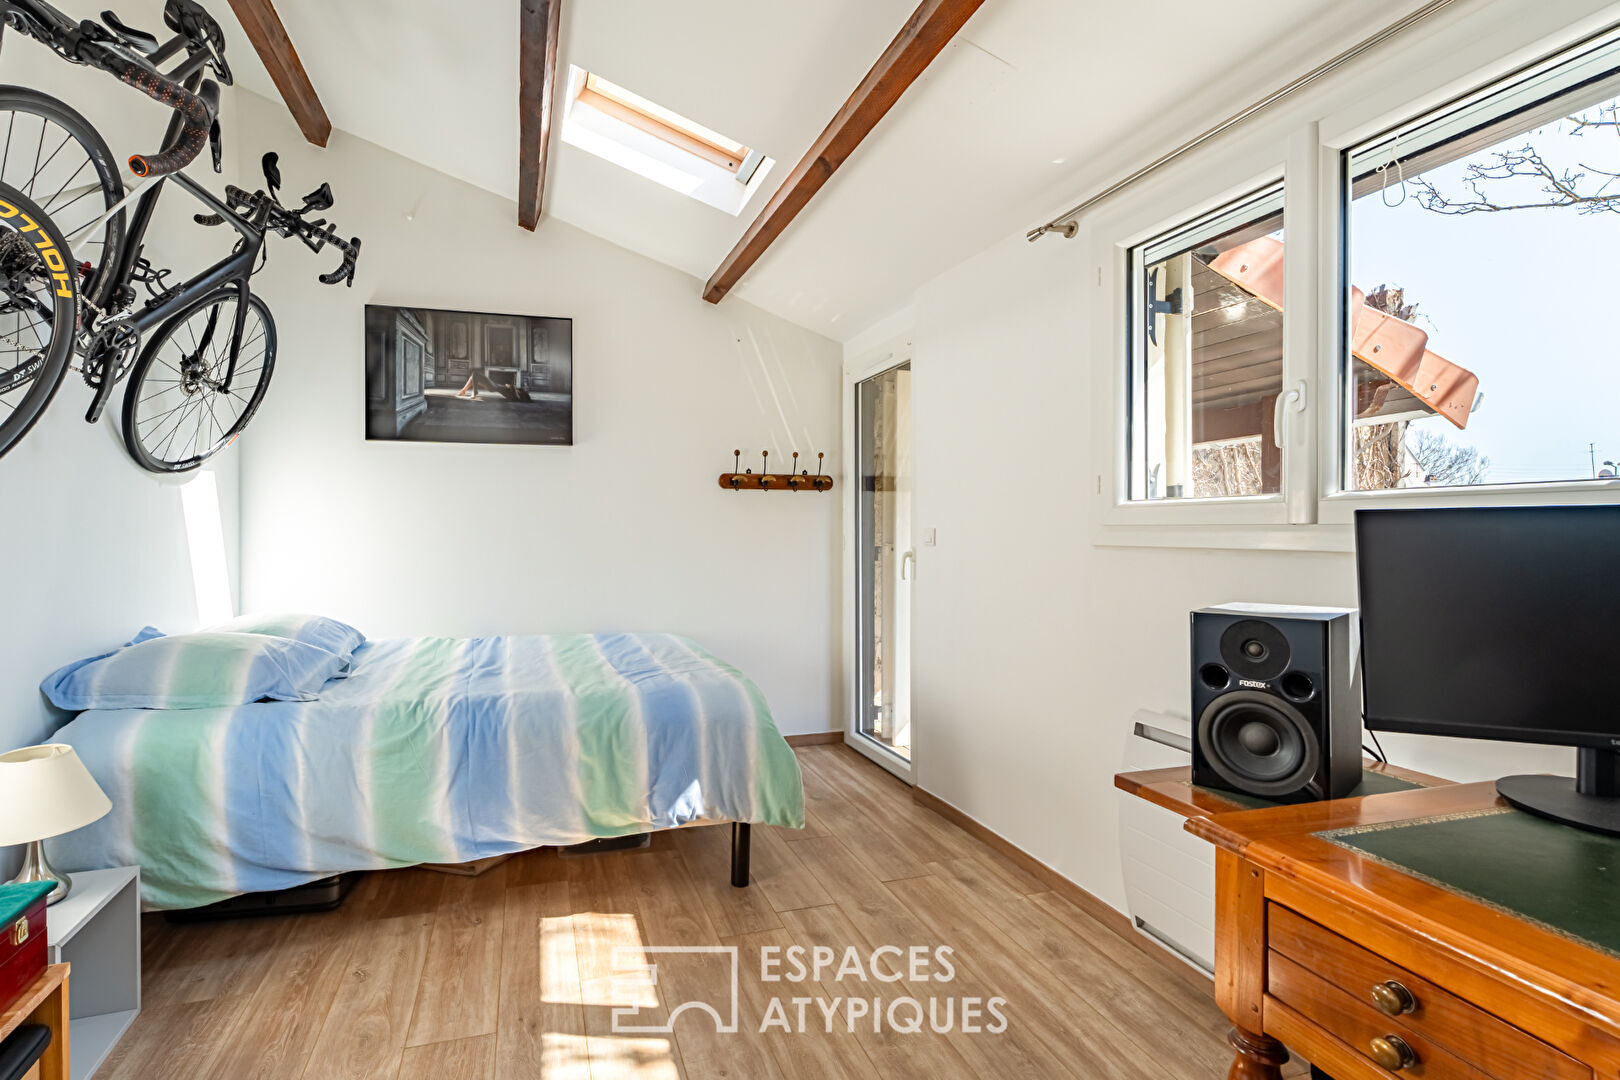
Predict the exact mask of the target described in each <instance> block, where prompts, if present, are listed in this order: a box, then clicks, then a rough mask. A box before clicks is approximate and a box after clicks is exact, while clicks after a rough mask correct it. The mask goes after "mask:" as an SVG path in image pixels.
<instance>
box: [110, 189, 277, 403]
mask: <svg viewBox="0 0 1620 1080" xmlns="http://www.w3.org/2000/svg"><path fill="white" fill-rule="evenodd" d="M170 180H172V181H174V182H175V183H177V184H179V185H180V186H181V187H182V188H183V189H185V191H187V192H188V193H189V194H190V195H192V196H193V197H194V198H196V199H197V200H198V201H200V202H201V203H202V204H203V205H204V206H206V207H208V209H209V210H211V211H212V212H213V213H215V214H218V215H219V216H220V217H221V218H223V219H224V220H225V223H226V224H228V225H230V226H231V228H233V229H235V230H236V231H237V233H238V234H239V235H240V236H241V238H242V242H241V246H240V248H239V249H238V250H237V251H234V252H232V253H231V254H230V255H227V256H226V257H225V258H223V259H221V260H219V261H218V262H216V263H214V264H213V265H212V266H210V267H208V268H207V269H205V270H203V271H201V272H200V273H198V274H196V275H195V276H193V277H191V278H189V279H188V280H186V281H184V282H182V283H181V284H179V285H177V286H175V287H174V288H173V289H171V290H169V291H168V292H166V293H165V294H164V295H163V297H162V300H161V302H159V303H152V302H151V301H148V302H147V303H146V304H145V305H144V306H143V307H141V308H140V309H139V310H138V311H136V312H135V313H134V314H132V315H130V316H129V317H128V318H127V319H126V320H124V321H125V323H126V324H127V325H130V326H133V327H134V328H135V329H136V330H138V331H139V332H140V334H141V335H142V336H143V337H144V336H145V335H146V334H148V333H149V332H150V331H152V330H154V329H156V328H157V327H158V326H160V325H161V324H162V323H163V322H164V320H166V319H167V318H169V317H170V316H171V315H172V314H174V313H175V312H176V311H179V310H182V309H184V308H185V307H186V306H187V305H189V304H191V303H192V302H193V301H195V300H198V299H200V298H201V297H203V296H206V295H208V294H209V293H212V292H214V291H216V290H218V289H220V288H222V287H224V286H227V285H231V284H234V285H235V286H236V289H237V303H236V319H235V324H234V325H233V326H232V328H231V347H230V359H229V360H228V361H227V363H226V366H225V378H224V380H223V381H222V382H221V383H220V389H221V390H222V391H224V392H227V393H228V392H229V391H230V388H231V383H232V381H233V380H234V379H235V378H236V362H237V359H238V357H239V356H240V354H241V349H242V330H243V328H244V327H245V326H246V324H247V312H248V295H249V290H248V283H249V281H250V279H251V278H252V276H253V270H254V267H255V266H256V265H257V264H258V261H259V255H260V254H261V252H263V250H264V229H263V225H264V222H263V221H262V220H258V219H259V218H263V217H264V215H265V213H266V211H264V210H261V211H260V213H259V214H258V215H256V216H255V219H254V220H249V219H247V218H244V217H242V216H241V215H240V214H238V213H236V212H235V211H234V210H232V209H231V208H230V207H229V206H227V205H226V204H225V203H224V202H222V201H221V200H219V199H218V198H215V197H214V195H213V193H211V192H210V191H208V190H207V189H206V188H204V187H203V186H202V185H201V184H198V183H197V182H196V181H195V180H193V179H191V177H189V176H187V175H186V174H185V173H184V172H176V173H170V174H169V175H168V176H165V177H162V178H160V179H158V180H156V181H154V182H153V183H152V184H150V185H148V186H147V187H146V188H145V189H143V192H142V195H141V201H140V203H139V205H138V206H137V208H136V211H135V213H136V218H137V225H138V227H139V229H140V232H141V233H144V232H145V229H146V226H147V224H148V223H149V222H150V220H151V208H152V206H153V205H155V204H156V202H157V197H158V195H159V194H160V193H161V191H162V187H163V185H164V184H165V183H167V182H168V181H170ZM143 211H144V213H143ZM139 239H140V235H139V234H132V235H131V237H130V239H129V242H128V243H126V245H125V251H126V252H133V253H134V254H128V255H122V254H121V255H120V257H119V264H120V265H126V264H127V265H129V266H133V265H134V258H135V256H136V255H138V254H139V250H138V249H139V244H138V241H139ZM120 280H127V279H126V278H122V277H121V278H120ZM205 344H206V343H205ZM116 382H117V380H116V379H114V378H112V377H111V376H110V374H109V377H107V378H104V379H103V380H102V381H101V385H100V386H99V387H97V389H96V395H95V398H94V400H92V401H91V403H90V409H89V412H88V413H86V419H88V420H92V421H93V420H95V419H97V418H99V417H100V415H101V412H102V410H103V409H105V408H106V404H107V400H108V398H110V397H111V396H112V392H113V389H114V385H115V383H116Z"/></svg>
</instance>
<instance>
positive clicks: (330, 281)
mask: <svg viewBox="0 0 1620 1080" xmlns="http://www.w3.org/2000/svg"><path fill="white" fill-rule="evenodd" d="M225 204H226V205H227V206H229V207H230V208H231V209H232V210H233V211H239V212H243V213H245V214H246V215H247V216H249V217H254V216H256V215H257V214H259V213H260V212H261V211H263V212H264V214H265V217H264V223H263V228H264V229H265V230H266V231H268V232H276V233H280V234H281V235H283V236H296V237H298V239H300V240H302V241H303V242H304V246H305V247H307V248H309V250H311V251H317V252H318V251H320V250H321V249H322V248H323V247H325V246H326V245H328V244H331V245H332V246H333V247H335V248H337V249H338V250H339V251H341V252H343V261H342V262H341V263H339V264H338V267H337V269H335V270H333V271H331V272H330V273H326V274H322V275H320V280H321V284H323V285H336V284H338V283H340V282H341V283H342V284H344V285H347V286H349V287H350V288H353V287H354V270H355V263H356V262H358V261H359V259H360V238H359V237H358V236H352V237H350V238H349V239H347V240H344V239H343V238H341V237H340V236H338V234H337V226H336V225H335V224H331V223H329V222H327V220H326V219H325V218H317V219H316V220H314V221H306V220H304V219H303V218H302V217H301V216H299V213H298V212H297V211H294V210H289V209H287V208H286V207H284V206H282V205H281V204H280V203H278V202H277V201H276V199H275V196H274V195H267V194H265V193H264V192H262V191H254V192H249V191H244V190H243V189H241V188H239V187H237V186H236V185H235V184H226V185H225ZM196 220H197V223H198V224H200V225H219V224H221V223H222V219H221V218H219V217H218V216H217V215H210V216H206V217H201V216H200V217H198V218H197V219H196Z"/></svg>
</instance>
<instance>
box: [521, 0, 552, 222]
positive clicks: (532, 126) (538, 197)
mask: <svg viewBox="0 0 1620 1080" xmlns="http://www.w3.org/2000/svg"><path fill="white" fill-rule="evenodd" d="M561 26H562V0H523V2H522V7H521V10H520V13H519V15H518V224H519V225H521V226H523V227H524V228H525V229H528V230H529V231H531V232H532V231H534V228H535V226H537V225H539V224H540V210H541V207H542V205H543V204H544V202H545V194H546V159H547V157H548V148H549V146H550V144H551V114H552V102H553V100H554V98H555V97H556V88H557V34H558V31H559V29H560V28H561Z"/></svg>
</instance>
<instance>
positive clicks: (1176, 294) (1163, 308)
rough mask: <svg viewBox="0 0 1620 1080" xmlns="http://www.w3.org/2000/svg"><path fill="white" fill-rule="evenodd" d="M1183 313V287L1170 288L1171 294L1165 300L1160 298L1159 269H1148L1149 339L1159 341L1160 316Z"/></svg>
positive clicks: (1154, 342) (1155, 343) (1153, 341)
mask: <svg viewBox="0 0 1620 1080" xmlns="http://www.w3.org/2000/svg"><path fill="white" fill-rule="evenodd" d="M1180 314H1181V288H1180V287H1179V286H1177V287H1176V288H1174V289H1171V290H1170V295H1169V296H1166V297H1165V298H1164V299H1163V300H1160V299H1159V271H1158V270H1157V269H1154V270H1150V271H1148V286H1147V335H1148V341H1150V342H1152V343H1153V344H1154V345H1157V344H1158V343H1159V316H1160V315H1180Z"/></svg>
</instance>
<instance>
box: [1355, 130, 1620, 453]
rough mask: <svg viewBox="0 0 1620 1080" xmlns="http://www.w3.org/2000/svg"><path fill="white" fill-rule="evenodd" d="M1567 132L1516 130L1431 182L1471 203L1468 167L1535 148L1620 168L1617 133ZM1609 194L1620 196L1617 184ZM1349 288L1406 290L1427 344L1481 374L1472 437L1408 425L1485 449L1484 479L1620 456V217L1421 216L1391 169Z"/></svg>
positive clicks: (1535, 213) (1360, 217)
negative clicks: (1619, 311)
mask: <svg viewBox="0 0 1620 1080" xmlns="http://www.w3.org/2000/svg"><path fill="white" fill-rule="evenodd" d="M1613 104H1615V105H1620V99H1617V100H1616V102H1615V103H1613ZM1585 115H1589V116H1590V115H1593V113H1592V112H1588V113H1587V114H1585ZM1572 130H1573V128H1572V126H1571V125H1569V124H1567V123H1563V122H1561V123H1559V124H1557V125H1554V126H1551V127H1548V128H1544V129H1541V130H1539V131H1536V132H1532V133H1529V134H1527V135H1518V136H1515V137H1514V138H1511V139H1508V140H1505V141H1504V142H1502V143H1500V144H1498V145H1497V146H1496V147H1491V148H1489V149H1486V150H1480V151H1476V152H1474V153H1472V154H1470V155H1468V156H1467V157H1466V158H1464V159H1463V160H1461V161H1458V162H1454V163H1452V164H1450V165H1444V166H1440V167H1438V168H1434V169H1431V170H1430V171H1429V172H1428V173H1426V174H1424V175H1425V178H1426V179H1429V180H1431V181H1432V182H1433V183H1434V185H1435V186H1436V187H1437V188H1439V189H1440V190H1441V191H1442V192H1443V193H1444V194H1446V195H1447V196H1449V197H1452V198H1465V197H1469V192H1468V190H1467V189H1466V188H1465V187H1464V186H1463V185H1462V184H1461V183H1460V178H1461V176H1462V174H1463V171H1464V168H1465V166H1466V165H1467V164H1468V163H1469V162H1478V163H1484V162H1486V161H1487V160H1488V159H1489V156H1490V154H1491V152H1492V151H1493V150H1509V149H1518V148H1520V147H1522V146H1524V145H1526V144H1527V143H1529V144H1532V145H1534V146H1536V147H1537V149H1538V150H1540V151H1541V152H1542V154H1543V156H1544V157H1545V158H1546V160H1547V161H1548V164H1550V165H1552V166H1553V168H1554V169H1555V170H1559V171H1562V169H1563V168H1565V167H1569V168H1579V167H1580V166H1582V165H1587V166H1590V167H1592V168H1594V169H1605V170H1608V171H1612V172H1620V135H1617V132H1616V130H1613V129H1610V130H1604V131H1601V132H1592V133H1588V134H1586V135H1584V136H1576V135H1574V134H1572ZM1604 179H1605V178H1603V177H1601V176H1596V175H1589V176H1588V178H1587V179H1586V180H1585V181H1584V182H1583V185H1582V189H1583V190H1592V191H1595V190H1597V189H1598V188H1599V187H1600V185H1601V184H1602V183H1603V181H1604ZM1483 190H1484V191H1485V192H1486V193H1487V194H1492V193H1499V194H1500V195H1501V196H1502V197H1501V198H1500V199H1493V201H1505V202H1520V201H1530V200H1531V199H1533V198H1536V197H1537V194H1538V192H1537V187H1536V184H1535V182H1533V181H1522V180H1511V181H1504V182H1498V183H1497V184H1495V185H1488V186H1485V187H1484V188H1483ZM1608 190H1609V191H1610V192H1612V193H1614V194H1615V195H1616V196H1617V197H1620V180H1616V181H1611V182H1610V187H1609V189H1608ZM1386 204H1388V205H1386ZM1615 208H1616V210H1620V202H1617V203H1616V207H1615ZM1350 280H1351V282H1352V283H1353V284H1355V285H1356V286H1358V287H1359V288H1361V289H1362V290H1363V291H1366V292H1370V291H1372V289H1373V288H1375V287H1376V286H1378V285H1380V284H1388V285H1390V286H1392V287H1394V286H1399V287H1401V288H1404V289H1405V290H1406V297H1405V302H1406V303H1409V304H1410V303H1416V304H1418V305H1419V308H1418V314H1417V315H1416V316H1414V321H1415V322H1416V323H1417V325H1419V326H1420V327H1422V328H1423V329H1424V330H1425V331H1427V332H1428V334H1429V344H1428V347H1429V349H1430V350H1432V351H1433V352H1436V353H1439V354H1440V355H1441V356H1444V357H1445V358H1446V359H1448V360H1450V361H1452V362H1453V363H1457V364H1460V365H1462V366H1463V367H1465V368H1467V369H1468V370H1470V371H1472V372H1473V373H1474V374H1476V375H1478V376H1479V388H1480V391H1481V392H1482V393H1483V394H1484V400H1483V402H1482V404H1481V406H1480V408H1479V410H1478V411H1477V412H1475V413H1474V414H1473V415H1472V416H1471V417H1470V418H1469V421H1468V427H1467V429H1466V430H1464V431H1458V430H1457V429H1456V428H1455V427H1453V426H1452V425H1451V424H1449V423H1448V422H1446V421H1445V420H1442V419H1440V418H1439V417H1429V418H1426V419H1424V420H1422V421H1419V422H1417V423H1414V424H1413V425H1412V427H1411V429H1410V430H1413V431H1429V432H1432V433H1436V434H1443V435H1445V436H1446V437H1447V438H1448V439H1449V440H1451V441H1452V442H1455V443H1459V444H1462V445H1466V446H1472V447H1475V448H1477V449H1478V450H1479V451H1480V452H1481V453H1482V454H1485V455H1486V456H1487V457H1489V458H1490V463H1491V464H1490V471H1489V473H1488V474H1487V476H1486V477H1485V480H1484V481H1483V482H1484V483H1514V482H1523V481H1535V480H1574V479H1589V478H1591V476H1592V475H1593V466H1592V462H1593V458H1594V457H1595V459H1596V461H1597V468H1598V469H1602V468H1603V465H1602V462H1603V461H1604V460H1605V459H1610V460H1614V461H1620V423H1616V420H1617V417H1620V410H1617V408H1616V405H1617V403H1620V363H1617V360H1620V339H1617V334H1616V330H1617V325H1616V302H1617V301H1620V213H1616V212H1604V213H1595V214H1581V213H1579V212H1577V210H1576V209H1575V208H1573V207H1558V208H1553V209H1535V210H1513V211H1506V212H1500V213H1474V214H1467V215H1462V216H1447V215H1443V214H1440V213H1437V212H1435V211H1432V210H1427V209H1424V208H1423V207H1422V206H1421V205H1420V203H1419V201H1418V199H1417V198H1416V196H1415V193H1414V192H1413V191H1412V190H1411V188H1410V186H1408V188H1407V190H1406V192H1405V198H1404V200H1403V199H1402V193H1401V185H1400V184H1399V183H1398V182H1397V181H1396V180H1395V179H1394V178H1393V170H1391V180H1390V183H1389V186H1388V187H1387V188H1386V189H1385V190H1384V191H1382V192H1379V191H1374V192H1372V193H1371V194H1369V195H1366V196H1363V197H1362V198H1360V199H1357V200H1356V201H1355V202H1354V203H1352V205H1351V214H1350ZM1589 444H1595V451H1589V449H1588V447H1589Z"/></svg>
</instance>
